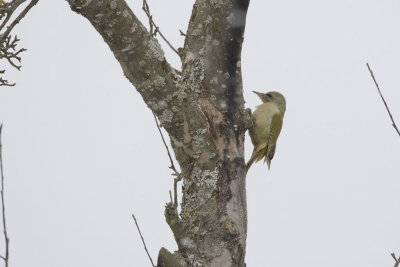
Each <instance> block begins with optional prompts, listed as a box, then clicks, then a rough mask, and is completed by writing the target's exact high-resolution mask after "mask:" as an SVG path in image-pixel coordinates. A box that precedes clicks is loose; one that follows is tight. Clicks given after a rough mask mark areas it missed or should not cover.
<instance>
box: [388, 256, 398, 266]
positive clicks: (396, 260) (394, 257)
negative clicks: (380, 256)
mask: <svg viewBox="0 0 400 267" xmlns="http://www.w3.org/2000/svg"><path fill="white" fill-rule="evenodd" d="M390 255H392V257H393V259H394V260H395V262H396V264H395V265H394V267H399V265H400V257H399V258H398V259H397V258H396V255H395V254H394V253H392V254H390Z"/></svg>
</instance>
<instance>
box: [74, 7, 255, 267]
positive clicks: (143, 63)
mask: <svg viewBox="0 0 400 267" xmlns="http://www.w3.org/2000/svg"><path fill="white" fill-rule="evenodd" d="M68 2H69V4H70V6H71V9H72V10H73V11H75V12H77V13H79V14H81V15H83V16H84V17H85V18H87V19H88V20H89V22H90V23H91V24H92V25H93V26H94V28H95V29H96V30H97V31H98V32H99V34H100V35H101V36H102V37H103V39H104V41H105V42H106V43H107V44H108V46H109V47H110V49H111V51H112V52H113V53H114V55H115V58H116V59H117V60H118V61H119V63H120V64H121V67H122V69H123V71H124V74H125V75H126V77H127V78H128V79H129V81H130V82H131V83H132V84H133V85H134V86H135V87H136V89H137V90H138V92H139V93H140V94H141V95H142V97H143V100H144V101H145V103H146V104H147V105H148V107H149V108H150V109H151V110H152V111H154V113H155V114H156V115H157V117H158V118H159V120H160V122H161V125H162V126H163V127H164V128H165V129H166V131H167V132H168V134H169V136H170V139H171V145H172V147H173V149H174V152H175V156H176V160H177V161H178V162H179V164H180V166H181V170H182V172H181V175H180V176H181V177H182V178H183V190H182V193H183V197H182V201H181V213H180V214H178V211H177V209H176V205H174V203H167V205H166V209H165V219H166V221H167V223H168V225H169V226H170V228H171V230H172V232H173V235H174V238H175V240H176V242H177V244H178V251H176V252H174V253H171V252H168V251H167V250H166V249H165V248H161V250H160V252H159V256H158V263H157V266H159V267H160V266H165V267H177V266H237V267H243V266H245V263H244V257H245V252H246V236H247V208H246V183H245V178H246V171H245V162H244V133H245V131H246V130H247V128H249V126H250V124H251V121H250V116H249V114H248V112H246V111H245V110H244V99H243V87H242V75H241V63H240V54H241V47H242V42H243V34H244V28H245V19H246V13H247V7H248V4H249V0H197V1H196V2H195V4H194V6H193V11H192V16H191V18H190V21H189V27H188V30H187V36H186V40H185V45H184V48H183V49H182V51H181V54H182V69H181V71H178V70H175V69H173V68H172V67H171V66H170V65H169V63H168V62H167V60H166V59H165V57H164V52H163V51H162V49H161V47H160V45H159V44H158V41H157V39H155V38H154V37H153V36H151V34H150V33H149V32H148V31H147V30H146V28H145V27H144V26H143V25H142V24H141V22H140V21H139V20H138V19H137V17H136V16H135V15H134V14H133V12H132V11H131V10H130V9H129V7H128V6H127V4H126V3H125V2H124V1H123V0H103V1H92V0H68Z"/></svg>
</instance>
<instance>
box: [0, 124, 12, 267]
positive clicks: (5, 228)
mask: <svg viewBox="0 0 400 267" xmlns="http://www.w3.org/2000/svg"><path fill="white" fill-rule="evenodd" d="M2 129H3V124H0V169H1V191H0V192H1V209H2V217H3V233H4V239H5V243H6V252H5V253H6V254H5V256H1V258H2V259H3V260H4V262H5V264H6V265H5V266H6V267H8V244H9V242H10V239H9V238H8V234H7V226H6V211H5V204H4V174H3V155H2V150H3V145H2V143H1V133H2Z"/></svg>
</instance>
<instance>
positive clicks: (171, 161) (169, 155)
mask: <svg viewBox="0 0 400 267" xmlns="http://www.w3.org/2000/svg"><path fill="white" fill-rule="evenodd" d="M153 116H154V121H155V122H156V126H157V129H158V132H159V133H160V136H161V139H162V141H163V143H164V146H165V149H166V150H167V153H168V158H169V161H170V163H171V166H169V168H170V169H171V170H173V171H174V173H173V175H174V176H176V178H174V202H172V197H171V203H173V204H174V208H175V209H176V208H177V207H178V190H177V188H178V182H180V181H181V180H182V177H181V174H180V173H179V172H178V171H177V170H176V168H175V164H174V161H173V160H172V156H171V153H170V152H169V148H168V146H167V142H165V138H164V135H163V133H162V131H161V128H160V124H159V123H158V120H157V116H156V114H155V113H154V112H153Z"/></svg>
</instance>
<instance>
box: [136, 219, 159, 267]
mask: <svg viewBox="0 0 400 267" xmlns="http://www.w3.org/2000/svg"><path fill="white" fill-rule="evenodd" d="M132 218H133V220H134V221H135V224H136V228H137V229H138V232H139V235H140V238H141V239H142V243H143V246H144V250H146V253H147V256H148V257H149V260H150V262H151V265H152V266H153V267H156V266H155V265H154V263H153V259H152V258H151V256H150V253H149V251H148V250H147V246H146V243H145V242H144V238H143V235H142V232H141V231H140V228H139V224H138V223H137V221H136V218H135V215H133V214H132Z"/></svg>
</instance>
